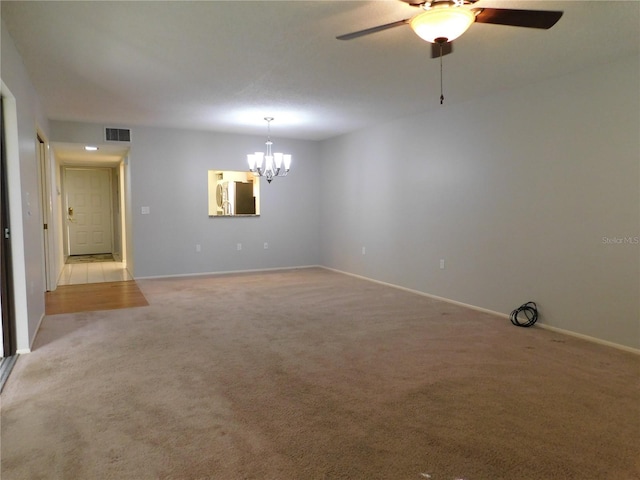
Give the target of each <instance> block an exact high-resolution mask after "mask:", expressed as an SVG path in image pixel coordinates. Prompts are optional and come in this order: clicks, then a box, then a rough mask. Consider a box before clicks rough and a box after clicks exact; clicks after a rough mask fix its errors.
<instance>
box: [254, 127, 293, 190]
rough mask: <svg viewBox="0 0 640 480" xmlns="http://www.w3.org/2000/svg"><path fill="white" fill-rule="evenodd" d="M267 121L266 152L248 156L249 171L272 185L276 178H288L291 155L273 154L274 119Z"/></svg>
mask: <svg viewBox="0 0 640 480" xmlns="http://www.w3.org/2000/svg"><path fill="white" fill-rule="evenodd" d="M264 119H265V120H266V121H267V141H266V142H265V145H266V146H267V151H266V152H255V153H250V154H249V155H247V161H248V162H249V171H251V172H253V174H254V175H255V176H256V177H265V178H266V179H267V182H269V183H271V180H273V178H274V177H286V176H287V173H289V168H290V167H291V155H289V154H287V153H278V152H276V153H271V146H272V145H273V142H272V141H271V122H272V121H273V117H264Z"/></svg>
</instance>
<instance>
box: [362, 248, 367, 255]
mask: <svg viewBox="0 0 640 480" xmlns="http://www.w3.org/2000/svg"><path fill="white" fill-rule="evenodd" d="M366 253H367V247H362V254H363V255H366Z"/></svg>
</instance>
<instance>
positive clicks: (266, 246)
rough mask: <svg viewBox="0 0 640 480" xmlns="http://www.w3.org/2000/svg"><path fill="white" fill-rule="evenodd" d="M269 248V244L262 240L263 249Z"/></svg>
mask: <svg viewBox="0 0 640 480" xmlns="http://www.w3.org/2000/svg"><path fill="white" fill-rule="evenodd" d="M268 248H269V244H268V243H267V242H264V249H265V250H266V249H268Z"/></svg>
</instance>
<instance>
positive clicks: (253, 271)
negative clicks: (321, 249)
mask: <svg viewBox="0 0 640 480" xmlns="http://www.w3.org/2000/svg"><path fill="white" fill-rule="evenodd" d="M303 268H324V267H322V266H321V265H301V266H297V267H275V268H258V269H251V270H226V271H221V272H202V273H180V274H176V275H152V276H148V277H135V278H134V280H157V279H162V278H185V277H210V276H217V275H232V274H235V273H261V272H277V271H279V270H280V271H282V270H300V269H303Z"/></svg>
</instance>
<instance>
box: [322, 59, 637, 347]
mask: <svg viewBox="0 0 640 480" xmlns="http://www.w3.org/2000/svg"><path fill="white" fill-rule="evenodd" d="M639 80H640V77H639V65H638V57H637V56H635V57H632V58H628V59H626V60H624V61H619V62H616V63H612V64H607V65H603V66H601V67H599V68H594V69H591V70H588V71H582V72H577V73H575V74H572V75H569V76H566V77H563V78H556V79H553V80H552V81H549V82H545V83H541V84H537V85H527V86H524V87H523V88H521V89H517V90H513V91H507V92H503V93H501V94H496V95H492V96H490V97H487V98H483V99H480V100H476V101H471V102H467V103H464V104H461V105H451V106H444V107H443V108H442V109H440V110H437V111H434V112H429V113H425V114H422V115H418V116H415V117H412V118H405V119H402V120H398V121H394V122H389V123H385V124H381V125H379V126H378V127H376V128H371V129H367V130H363V131H359V132H355V133H352V134H349V135H345V136H342V137H339V138H335V139H331V140H328V141H325V142H324V143H323V144H322V175H321V176H322V178H324V179H327V181H325V183H324V184H323V199H324V200H323V210H322V219H321V225H322V242H321V246H322V260H321V262H322V264H323V265H325V266H328V267H332V268H335V269H338V270H342V271H346V272H350V273H354V274H358V275H363V276H366V277H369V278H372V279H376V280H380V281H384V282H389V283H392V284H396V285H400V286H403V287H407V288H411V289H415V290H418V291H422V292H426V293H429V294H432V295H437V296H441V297H445V298H448V299H452V300H456V301H459V302H463V303H467V304H471V305H474V306H478V307H481V308H486V309H489V310H493V311H497V312H502V313H509V312H510V311H511V310H512V309H513V308H515V307H517V306H519V305H521V304H522V303H524V302H526V301H528V300H534V301H536V302H537V303H538V305H539V309H540V314H541V316H540V320H539V321H540V322H541V323H545V324H547V325H549V326H553V327H556V328H559V329H565V330H570V331H572V332H576V333H579V334H583V335H587V336H591V337H596V338H599V339H601V340H605V341H609V342H614V343H617V344H621V345H626V346H630V347H634V348H639V347H640V320H639V319H640V308H639V302H640V301H639V298H640V267H639V264H640V254H639V245H638V236H639V235H640V197H639V191H640V184H639V180H640V168H639V164H640V150H639V142H638V132H639V131H640V120H639V112H640V101H639V89H638V85H639V84H640V81H639ZM624 238H626V239H627V240H626V241H625V240H623V243H615V242H617V241H618V240H613V239H624ZM607 242H610V243H607ZM363 246H364V247H366V254H365V255H362V247H363ZM440 259H444V260H445V268H444V269H440Z"/></svg>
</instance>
